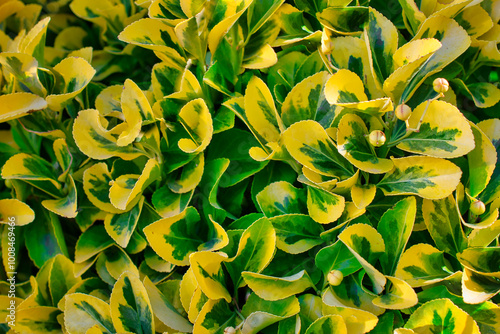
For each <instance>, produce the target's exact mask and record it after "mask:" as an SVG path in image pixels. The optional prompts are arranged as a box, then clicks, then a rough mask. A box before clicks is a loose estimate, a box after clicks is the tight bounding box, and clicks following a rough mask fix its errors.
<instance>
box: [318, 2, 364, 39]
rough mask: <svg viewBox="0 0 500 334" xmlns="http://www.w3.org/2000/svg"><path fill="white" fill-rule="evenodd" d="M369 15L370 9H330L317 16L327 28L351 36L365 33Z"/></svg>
mask: <svg viewBox="0 0 500 334" xmlns="http://www.w3.org/2000/svg"><path fill="white" fill-rule="evenodd" d="M368 13H369V10H368V7H360V6H356V7H355V6H350V7H328V8H326V9H325V10H323V11H322V12H321V13H318V14H316V16H317V18H318V20H319V22H320V23H321V24H322V25H324V26H325V27H326V28H328V29H331V30H333V31H334V32H336V33H338V34H341V35H350V34H355V33H357V32H359V31H363V28H364V26H365V24H366V23H367V22H368Z"/></svg>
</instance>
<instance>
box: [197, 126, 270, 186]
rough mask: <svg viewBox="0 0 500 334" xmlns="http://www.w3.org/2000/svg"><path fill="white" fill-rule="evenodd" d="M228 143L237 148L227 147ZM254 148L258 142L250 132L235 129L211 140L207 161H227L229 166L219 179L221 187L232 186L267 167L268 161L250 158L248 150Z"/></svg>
mask: <svg viewBox="0 0 500 334" xmlns="http://www.w3.org/2000/svg"><path fill="white" fill-rule="evenodd" d="M228 142H232V143H235V145H236V146H237V147H235V146H234V145H228V144H227V143H228ZM256 146H259V142H258V141H257V139H255V137H254V136H253V135H252V134H251V133H250V132H248V131H243V130H240V129H236V128H233V129H229V130H226V131H223V132H221V133H220V134H217V135H215V136H214V137H213V138H212V141H211V142H210V147H209V148H208V153H207V157H206V158H207V161H208V160H215V159H220V158H225V159H229V166H228V167H227V169H226V171H225V172H224V177H223V178H222V179H221V183H220V186H221V187H228V186H233V185H235V184H237V183H238V182H240V181H242V180H245V179H246V178H248V177H249V176H251V175H254V174H255V173H257V172H258V171H260V170H262V169H263V168H264V167H265V166H266V165H267V163H268V161H256V160H254V159H253V158H252V157H251V156H250V154H249V150H250V149H251V148H252V147H256ZM235 148H236V149H235Z"/></svg>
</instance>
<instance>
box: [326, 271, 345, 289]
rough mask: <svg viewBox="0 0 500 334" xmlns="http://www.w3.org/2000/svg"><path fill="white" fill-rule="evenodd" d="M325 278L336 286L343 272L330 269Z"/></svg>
mask: <svg viewBox="0 0 500 334" xmlns="http://www.w3.org/2000/svg"><path fill="white" fill-rule="evenodd" d="M326 279H327V280H328V283H330V285H333V286H337V285H339V284H340V283H341V282H342V280H343V279H344V274H342V272H341V271H340V270H332V271H330V272H329V273H328V276H327V277H326Z"/></svg>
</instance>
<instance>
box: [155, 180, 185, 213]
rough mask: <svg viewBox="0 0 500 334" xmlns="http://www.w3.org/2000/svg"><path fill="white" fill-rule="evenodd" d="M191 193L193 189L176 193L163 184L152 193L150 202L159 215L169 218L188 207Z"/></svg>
mask: <svg viewBox="0 0 500 334" xmlns="http://www.w3.org/2000/svg"><path fill="white" fill-rule="evenodd" d="M193 194H194V189H193V190H191V191H190V192H188V193H184V194H176V193H174V192H173V191H172V190H170V188H169V187H168V185H164V186H162V187H160V188H158V189H157V190H156V191H155V192H154V193H153V196H152V198H151V202H152V204H153V205H154V207H155V209H156V212H158V214H159V215H161V216H162V217H163V218H169V217H173V216H177V215H178V214H180V213H182V212H183V211H184V210H185V209H186V208H187V207H188V205H189V202H190V201H191V198H192V197H193Z"/></svg>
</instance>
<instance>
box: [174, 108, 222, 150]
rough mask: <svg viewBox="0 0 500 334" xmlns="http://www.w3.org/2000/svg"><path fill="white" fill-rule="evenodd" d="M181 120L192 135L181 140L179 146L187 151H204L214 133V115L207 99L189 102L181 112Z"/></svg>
mask: <svg viewBox="0 0 500 334" xmlns="http://www.w3.org/2000/svg"><path fill="white" fill-rule="evenodd" d="M179 121H180V122H181V124H182V126H183V127H184V128H185V129H186V131H187V132H188V133H189V136H190V137H191V138H190V139H188V138H182V139H181V140H179V143H178V145H179V148H180V149H181V150H182V151H184V152H186V153H195V152H202V151H203V150H204V149H205V148H206V147H207V146H208V144H209V143H210V140H211V139H212V134H213V125H212V116H211V115H210V111H209V110H208V107H207V105H206V103H205V101H204V100H203V99H196V100H193V101H190V102H188V103H187V104H186V105H185V106H184V107H182V109H181V111H180V112H179Z"/></svg>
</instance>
